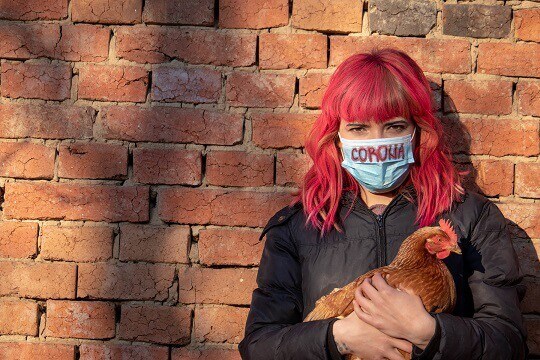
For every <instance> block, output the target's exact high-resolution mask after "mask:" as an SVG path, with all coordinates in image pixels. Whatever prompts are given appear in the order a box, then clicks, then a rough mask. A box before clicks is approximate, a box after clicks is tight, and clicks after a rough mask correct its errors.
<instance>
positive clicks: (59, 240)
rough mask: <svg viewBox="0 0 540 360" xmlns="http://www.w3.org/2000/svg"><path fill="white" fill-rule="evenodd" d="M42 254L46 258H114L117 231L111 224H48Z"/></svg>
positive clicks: (101, 259) (80, 260)
mask: <svg viewBox="0 0 540 360" xmlns="http://www.w3.org/2000/svg"><path fill="white" fill-rule="evenodd" d="M40 237H41V239H40V240H41V252H40V256H41V257H42V258H43V259H46V260H65V261H77V262H90V261H106V260H108V259H110V258H111V257H112V255H113V254H112V250H113V240H114V233H113V228H112V227H110V226H103V225H99V226H96V225H93V226H69V225H60V226H58V225H52V224H45V225H43V227H42V228H41V235H40Z"/></svg>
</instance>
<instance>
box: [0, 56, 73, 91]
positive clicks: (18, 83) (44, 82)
mask: <svg viewBox="0 0 540 360" xmlns="http://www.w3.org/2000/svg"><path fill="white" fill-rule="evenodd" d="M0 82H1V86H0V89H1V92H2V96H5V97H9V98H15V99H17V98H26V99H42V100H65V99H69V97H70V90H71V66H70V65H69V64H65V63H27V62H12V61H10V62H4V63H2V76H1V80H0Z"/></svg>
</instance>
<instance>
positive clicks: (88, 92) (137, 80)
mask: <svg viewBox="0 0 540 360" xmlns="http://www.w3.org/2000/svg"><path fill="white" fill-rule="evenodd" d="M147 88H148V71H146V70H145V69H143V68H139V67H133V66H111V65H85V66H82V67H81V68H80V69H79V98H80V99H88V100H102V101H132V102H144V101H145V100H146V91H147Z"/></svg>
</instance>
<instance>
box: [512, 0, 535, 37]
mask: <svg viewBox="0 0 540 360" xmlns="http://www.w3.org/2000/svg"><path fill="white" fill-rule="evenodd" d="M539 18H540V9H539V8H533V9H519V10H516V11H514V28H515V31H516V39H519V40H525V41H536V42H540V21H538V19H539Z"/></svg>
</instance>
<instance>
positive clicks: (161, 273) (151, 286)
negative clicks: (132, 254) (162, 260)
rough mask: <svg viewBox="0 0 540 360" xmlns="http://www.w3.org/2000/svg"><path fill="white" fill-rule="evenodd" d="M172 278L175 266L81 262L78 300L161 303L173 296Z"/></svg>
mask: <svg viewBox="0 0 540 360" xmlns="http://www.w3.org/2000/svg"><path fill="white" fill-rule="evenodd" d="M173 278H174V265H166V264H148V263H116V264H108V263H83V264H79V272H78V282H77V284H78V286H77V298H89V299H111V300H114V299H124V300H155V301H164V300H166V299H167V298H168V297H169V296H171V295H173V294H171V293H170V291H171V289H170V288H171V287H172V285H173Z"/></svg>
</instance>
